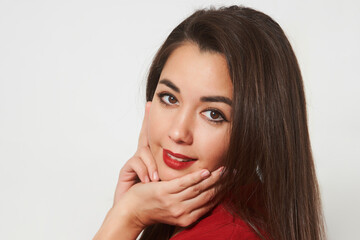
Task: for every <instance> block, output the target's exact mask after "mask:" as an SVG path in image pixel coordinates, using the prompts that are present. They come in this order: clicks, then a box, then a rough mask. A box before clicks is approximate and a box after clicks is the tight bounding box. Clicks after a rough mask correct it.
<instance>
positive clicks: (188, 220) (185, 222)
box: [177, 216, 194, 227]
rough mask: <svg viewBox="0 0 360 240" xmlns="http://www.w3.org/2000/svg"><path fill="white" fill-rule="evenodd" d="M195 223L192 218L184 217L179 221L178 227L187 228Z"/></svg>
mask: <svg viewBox="0 0 360 240" xmlns="http://www.w3.org/2000/svg"><path fill="white" fill-rule="evenodd" d="M193 222H194V221H193V219H192V218H191V217H189V216H187V217H183V218H180V219H179V222H178V224H177V225H179V226H180V227H187V226H189V225H190V224H192V223H193Z"/></svg>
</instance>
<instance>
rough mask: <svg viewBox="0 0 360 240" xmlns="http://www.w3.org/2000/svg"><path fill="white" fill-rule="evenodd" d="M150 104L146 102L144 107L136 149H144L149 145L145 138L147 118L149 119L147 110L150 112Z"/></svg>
mask: <svg viewBox="0 0 360 240" xmlns="http://www.w3.org/2000/svg"><path fill="white" fill-rule="evenodd" d="M150 106H151V102H150V101H149V102H147V103H146V105H145V114H144V120H143V122H142V126H141V130H140V135H139V141H138V147H146V146H148V145H149V143H148V138H147V128H148V127H147V126H148V118H149V110H150Z"/></svg>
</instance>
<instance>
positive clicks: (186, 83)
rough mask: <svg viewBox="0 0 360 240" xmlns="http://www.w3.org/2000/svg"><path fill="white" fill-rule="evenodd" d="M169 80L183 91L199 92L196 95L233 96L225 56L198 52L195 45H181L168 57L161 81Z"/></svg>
mask: <svg viewBox="0 0 360 240" xmlns="http://www.w3.org/2000/svg"><path fill="white" fill-rule="evenodd" d="M161 79H168V80H170V81H172V82H173V83H174V84H176V85H177V86H178V87H179V88H180V91H181V90H182V89H183V88H185V89H186V88H187V89H191V90H198V91H199V94H211V95H214V94H215V95H224V96H227V97H229V98H231V97H232V82H231V78H230V75H229V70H228V67H227V62H226V59H225V56H224V55H223V54H220V53H215V52H209V51H201V50H200V49H199V47H198V46H197V45H196V44H193V43H189V42H187V43H184V44H183V45H181V46H180V47H178V48H176V49H175V50H174V51H173V52H172V54H171V55H170V56H169V58H168V60H167V61H166V63H165V66H164V68H163V70H162V72H161V75H160V80H161Z"/></svg>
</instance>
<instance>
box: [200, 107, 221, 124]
mask: <svg viewBox="0 0 360 240" xmlns="http://www.w3.org/2000/svg"><path fill="white" fill-rule="evenodd" d="M201 114H202V115H204V116H205V117H206V118H207V119H208V120H209V121H211V122H216V123H221V122H223V121H227V120H226V119H225V117H224V115H223V114H222V113H221V112H220V111H218V110H212V109H209V110H206V111H204V112H202V113H201Z"/></svg>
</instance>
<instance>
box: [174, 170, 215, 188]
mask: <svg viewBox="0 0 360 240" xmlns="http://www.w3.org/2000/svg"><path fill="white" fill-rule="evenodd" d="M216 171H221V168H219V169H218V170H216ZM209 176H210V172H209V170H207V169H202V170H200V171H196V172H193V173H190V174H187V175H185V176H183V177H180V178H176V179H174V180H171V181H169V182H168V183H169V184H168V190H169V192H171V193H179V192H181V191H183V190H185V189H187V188H189V187H191V186H193V185H196V184H198V183H200V182H201V181H203V180H204V179H206V178H208V177H209Z"/></svg>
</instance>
